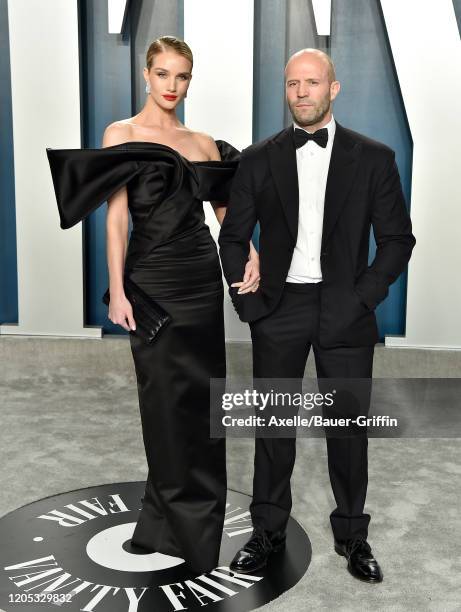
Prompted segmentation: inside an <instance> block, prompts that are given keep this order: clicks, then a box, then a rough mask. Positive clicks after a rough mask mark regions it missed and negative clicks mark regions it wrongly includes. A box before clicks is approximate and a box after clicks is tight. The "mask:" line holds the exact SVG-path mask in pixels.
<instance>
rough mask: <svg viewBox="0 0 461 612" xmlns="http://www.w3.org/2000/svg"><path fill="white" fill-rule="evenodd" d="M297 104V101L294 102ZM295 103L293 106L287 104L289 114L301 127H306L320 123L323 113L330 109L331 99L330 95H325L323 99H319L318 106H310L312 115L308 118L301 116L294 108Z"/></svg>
mask: <svg viewBox="0 0 461 612" xmlns="http://www.w3.org/2000/svg"><path fill="white" fill-rule="evenodd" d="M295 104H297V102H296V103H295ZM295 104H293V106H291V105H289V108H290V112H291V116H292V117H293V119H294V120H295V121H296V123H297V124H298V125H299V126H301V127H307V126H309V125H315V124H316V123H320V121H322V120H323V118H324V117H325V115H326V114H327V113H328V111H329V110H330V106H331V100H330V95H329V94H328V95H326V96H325V98H323V100H321V101H320V103H319V105H318V106H313V107H311V109H310V110H311V111H312V110H313V111H314V115H313V116H312V115H311V116H310V117H309V118H308V119H306V118H303V116H302V115H301V113H300V112H299V111H298V110H297V109H296V106H295Z"/></svg>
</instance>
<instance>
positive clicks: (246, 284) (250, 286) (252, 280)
mask: <svg viewBox="0 0 461 612" xmlns="http://www.w3.org/2000/svg"><path fill="white" fill-rule="evenodd" d="M204 136H206V135H204ZM203 143H204V148H205V150H206V152H207V154H208V156H209V159H210V161H221V155H220V153H219V149H218V147H217V146H216V143H215V141H214V140H213V138H211V136H206V139H204V140H203ZM211 205H212V206H213V210H214V213H215V215H216V219H217V220H218V223H219V225H222V224H223V221H224V217H225V216H226V211H227V204H226V203H224V202H211ZM259 279H260V275H259V254H258V251H257V250H256V249H255V247H254V244H253V241H252V240H250V244H249V252H248V261H247V263H246V265H245V272H244V275H243V280H242V281H240V282H238V283H233V284H232V286H233V287H238V293H240V294H242V293H249V292H250V291H251V292H252V293H254V292H255V291H256V290H257V289H258V287H259Z"/></svg>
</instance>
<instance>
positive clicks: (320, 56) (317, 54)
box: [285, 49, 336, 83]
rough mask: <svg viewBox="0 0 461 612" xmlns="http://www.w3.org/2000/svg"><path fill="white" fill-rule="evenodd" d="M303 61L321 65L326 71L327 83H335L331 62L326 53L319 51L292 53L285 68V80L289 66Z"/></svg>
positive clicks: (333, 67)
mask: <svg viewBox="0 0 461 612" xmlns="http://www.w3.org/2000/svg"><path fill="white" fill-rule="evenodd" d="M303 60H307V61H314V62H318V63H319V64H323V65H324V67H325V69H326V70H327V75H328V82H329V83H333V81H336V72H335V66H334V64H333V61H332V59H331V57H330V56H329V55H328V54H327V53H325V52H324V51H321V50H320V49H301V50H300V51H296V53H293V55H292V56H291V57H290V58H289V60H288V62H287V64H286V66H285V78H287V75H288V74H289V69H290V66H292V65H294V64H295V65H296V64H299V63H300V62H302V61H303Z"/></svg>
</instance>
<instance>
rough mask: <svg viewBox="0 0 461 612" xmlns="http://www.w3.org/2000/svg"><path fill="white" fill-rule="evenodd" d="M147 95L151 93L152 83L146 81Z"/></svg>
mask: <svg viewBox="0 0 461 612" xmlns="http://www.w3.org/2000/svg"><path fill="white" fill-rule="evenodd" d="M146 93H150V83H149V81H146Z"/></svg>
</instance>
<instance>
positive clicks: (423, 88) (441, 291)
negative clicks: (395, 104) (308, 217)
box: [381, 0, 461, 349]
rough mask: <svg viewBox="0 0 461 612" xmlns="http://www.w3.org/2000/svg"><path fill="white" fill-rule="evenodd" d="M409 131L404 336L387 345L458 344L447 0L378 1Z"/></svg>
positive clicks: (460, 294)
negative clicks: (409, 244) (412, 242)
mask: <svg viewBox="0 0 461 612" xmlns="http://www.w3.org/2000/svg"><path fill="white" fill-rule="evenodd" d="M381 6H382V9H383V14H384V18H385V22H386V27H387V32H388V36H389V41H390V44H391V48H392V54H393V58H394V62H395V66H396V70H397V75H398V78H399V82H400V87H401V91H402V96H403V100H404V103H405V109H406V112H407V116H408V121H409V124H410V129H411V134H412V137H413V143H414V148H413V174H412V197H411V217H412V221H413V229H414V234H415V237H416V241H417V243H416V246H415V249H414V251H413V256H412V259H411V260H410V263H409V268H408V292H407V321H406V335H405V337H404V338H400V337H392V336H388V337H387V338H386V345H387V346H402V347H433V348H453V349H460V348H461V321H460V312H461V283H460V282H459V278H460V267H461V240H460V237H461V231H460V228H461V205H460V204H461V181H460V178H459V177H460V172H461V163H460V155H459V143H460V141H461V115H460V113H459V108H458V107H459V100H460V99H461V46H460V41H459V31H458V26H457V22H456V17H455V12H454V8H453V3H452V0H405V2H401V1H400V0H381Z"/></svg>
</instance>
